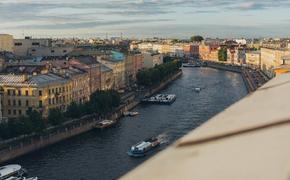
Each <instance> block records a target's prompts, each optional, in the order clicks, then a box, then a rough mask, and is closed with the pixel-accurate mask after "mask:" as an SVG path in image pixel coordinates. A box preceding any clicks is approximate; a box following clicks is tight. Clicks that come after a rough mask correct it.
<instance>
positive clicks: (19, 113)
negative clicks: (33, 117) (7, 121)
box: [8, 109, 23, 116]
mask: <svg viewBox="0 0 290 180" xmlns="http://www.w3.org/2000/svg"><path fill="white" fill-rule="evenodd" d="M17 113H18V114H17ZM12 114H13V115H20V116H21V115H23V114H22V110H21V109H19V110H18V111H17V110H16V109H13V110H11V109H8V115H12Z"/></svg>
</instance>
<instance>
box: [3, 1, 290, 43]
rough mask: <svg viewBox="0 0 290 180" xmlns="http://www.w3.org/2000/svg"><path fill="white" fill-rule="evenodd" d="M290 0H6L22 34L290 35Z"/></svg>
mask: <svg viewBox="0 0 290 180" xmlns="http://www.w3.org/2000/svg"><path fill="white" fill-rule="evenodd" d="M289 12H290V0H0V24H1V25H0V33H9V34H13V35H14V36H16V37H22V36H23V35H32V36H34V37H50V36H53V37H72V36H79V37H95V36H101V37H104V36H105V34H106V33H108V35H109V36H119V35H120V33H121V32H122V33H123V34H124V36H125V37H152V36H162V37H177V38H185V37H189V36H190V35H192V34H201V35H203V36H207V37H227V38H232V37H257V36H258V37H268V36H275V37H278V36H279V37H281V36H290V30H289V29H290V15H289Z"/></svg>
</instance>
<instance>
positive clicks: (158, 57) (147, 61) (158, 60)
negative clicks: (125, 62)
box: [143, 52, 163, 68]
mask: <svg viewBox="0 0 290 180" xmlns="http://www.w3.org/2000/svg"><path fill="white" fill-rule="evenodd" d="M143 56H144V65H143V67H144V68H153V67H154V66H155V65H159V64H162V63H163V55H162V54H160V53H156V52H144V53H143Z"/></svg>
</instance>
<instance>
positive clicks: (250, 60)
mask: <svg viewBox="0 0 290 180" xmlns="http://www.w3.org/2000/svg"><path fill="white" fill-rule="evenodd" d="M246 64H247V65H249V66H253V67H257V68H260V67H261V51H250V52H247V53H246Z"/></svg>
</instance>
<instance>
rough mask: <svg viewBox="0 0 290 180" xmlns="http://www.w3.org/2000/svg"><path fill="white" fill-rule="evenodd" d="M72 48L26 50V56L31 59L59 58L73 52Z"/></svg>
mask: <svg viewBox="0 0 290 180" xmlns="http://www.w3.org/2000/svg"><path fill="white" fill-rule="evenodd" d="M73 49H74V48H73V47H72V46H54V47H33V48H28V54H27V55H28V56H32V57H61V56H66V55H68V54H69V53H70V52H72V51H73Z"/></svg>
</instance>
